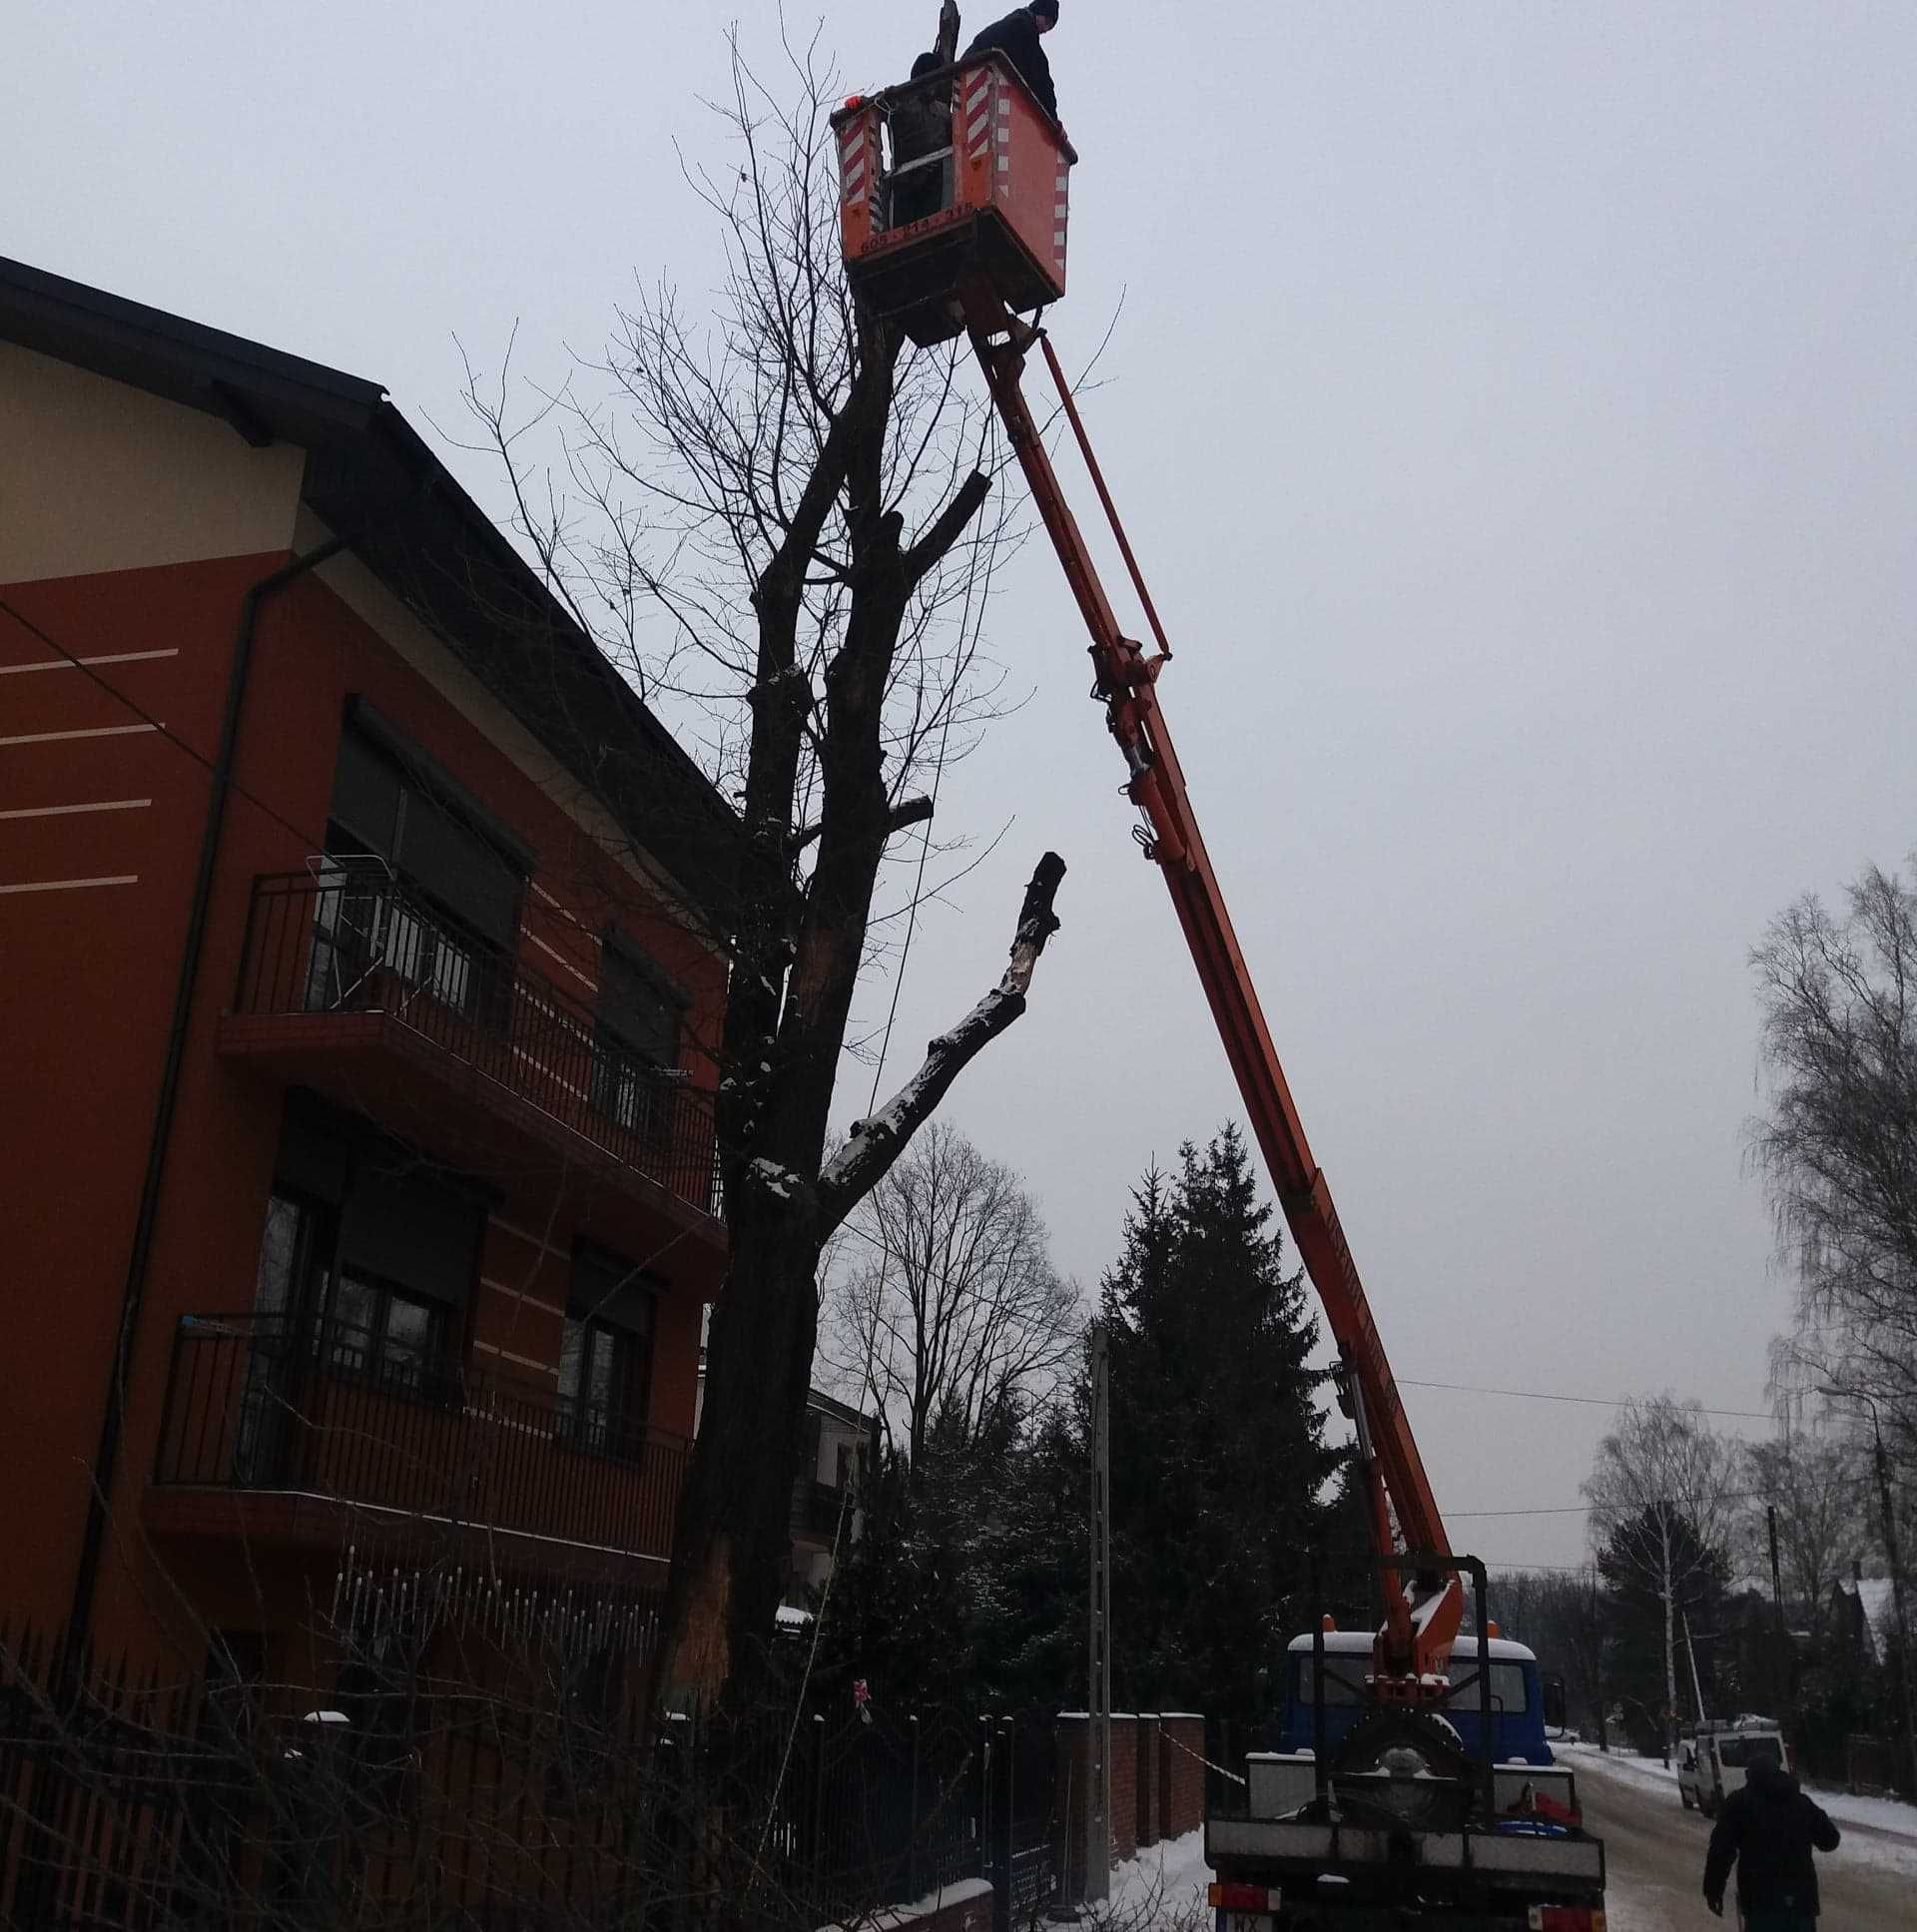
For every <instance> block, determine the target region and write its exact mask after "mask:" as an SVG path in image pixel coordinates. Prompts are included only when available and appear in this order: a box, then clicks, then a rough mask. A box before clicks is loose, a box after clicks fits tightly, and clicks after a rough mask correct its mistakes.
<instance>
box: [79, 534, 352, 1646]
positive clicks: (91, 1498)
mask: <svg viewBox="0 0 1917 1932" xmlns="http://www.w3.org/2000/svg"><path fill="white" fill-rule="evenodd" d="M345 548H346V540H345V538H344V537H333V538H331V539H330V540H329V541H327V542H325V543H322V544H320V546H319V548H318V549H315V550H309V551H308V552H307V554H306V555H305V556H303V557H295V558H294V559H293V560H292V561H291V562H290V563H284V564H282V565H281V566H280V568H279V569H278V570H274V571H271V572H269V573H268V574H267V575H266V576H264V577H262V578H261V579H260V580H259V581H258V582H257V583H255V584H253V585H252V586H250V587H249V589H248V591H247V594H246V596H245V597H244V598H243V599H242V600H241V604H240V627H239V630H238V632H237V633H236V635H235V638H234V645H233V666H232V669H231V670H230V671H229V672H228V674H227V707H226V714H225V716H224V717H223V718H222V719H221V722H220V746H219V750H218V752H217V753H216V755H215V757H214V761H213V783H212V786H211V788H210V791H209V793H208V798H207V824H206V830H205V831H204V832H203V833H202V834H201V838H200V864H199V869H198V871H197V872H196V874H195V876H194V882H193V903H192V907H191V910H190V911H189V912H188V915H187V938H186V945H185V947H184V948H183V949H182V951H181V956H180V978H179V983H178V984H177V985H176V986H175V988H174V995H173V1021H172V1024H171V1026H170V1027H169V1029H168V1033H167V1055H166V1061H165V1064H164V1065H163V1066H162V1068H161V1072H160V1095H159V1099H158V1101H157V1103H156V1105H155V1107H154V1113H153V1134H152V1137H151V1139H150V1140H149V1141H148V1143H147V1170H146V1176H145V1178H144V1179H143V1180H142V1182H141V1184H140V1211H139V1214H138V1216H137V1217H136V1219H135V1221H134V1227H133V1252H132V1254H131V1255H130V1257H129V1258H128V1261H127V1280H126V1286H125V1288H124V1289H123V1290H122V1292H121V1297H120V1330H119V1335H118V1337H117V1339H116V1341H115V1343H114V1350H113V1359H112V1361H111V1362H110V1363H109V1364H108V1370H107V1395H106V1406H105V1412H104V1413H103V1415H102V1416H101V1419H100V1443H99V1447H98V1449H97V1450H96V1451H95V1453H94V1459H93V1471H92V1475H93V1481H92V1482H91V1483H90V1484H89V1485H88V1489H87V1521H86V1528H85V1530H84V1532H83V1534H82V1536H81V1539H80V1562H79V1566H78V1568H77V1569H76V1571H75V1573H74V1579H73V1602H72V1605H71V1607H70V1609H69V1610H68V1612H67V1637H68V1645H67V1653H68V1655H69V1656H74V1655H76V1654H77V1653H78V1650H79V1647H80V1646H81V1645H83V1644H84V1643H85V1642H86V1639H87V1629H88V1625H89V1624H91V1622H92V1621H93V1606H94V1599H95V1597H96V1596H97V1595H98V1591H99V1583H100V1559H101V1553H102V1552H103V1550H104V1549H105V1547H106V1536H107V1518H108V1513H109V1507H110V1504H111V1500H112V1491H113V1479H114V1472H115V1467H116V1465H117V1464H118V1462H119V1459H120V1437H121V1434H122V1431H123V1430H124V1428H125V1424H126V1409H127V1375H128V1371H129V1369H130V1367H131V1364H132V1359H133V1344H134V1337H135V1335H136V1333H137V1331H138V1328H139V1323H140V1305H141V1302H142V1301H143V1300H144V1299H145V1296H146V1288H147V1270H148V1268H149V1266H150V1264H151V1262H152V1259H153V1233H154V1226H155V1223H156V1222H157V1221H158V1219H159V1214H160V1193H161V1188H162V1185H163V1184H164V1182H165V1180H166V1171H167V1149H168V1143H169V1142H170V1141H171V1139H172V1137H173V1116H174V1109H175V1107H176V1106H177V1105H178V1102H179V1098H180V1071H181V1068H182V1066H183V1065H184V1064H185V1061H186V1051H187V1026H188V1022H189V1021H190V1020H191V1019H192V1016H193V1000H194V993H195V989H196V988H197V986H198V984H199V980H200V956H201V953H202V951H203V950H204V947H205V942H206V934H207V914H208V911H209V908H210V907H211V905H212V901H213V881H214V873H215V870H216V868H217V866H218V863H219V858H220V842H221V836H222V834H223V833H224V831H225V829H226V817H227V795H228V793H229V792H230V791H232V789H233V766H234V754H235V752H236V750H237V748H238V745H239V741H240V713H241V709H242V707H243V705H244V704H245V701H246V695H247V671H248V667H249V666H250V664H251V663H252V660H253V644H254V632H255V630H256V628H257V626H258V623H259V617H260V607H261V606H262V605H263V604H264V603H266V602H267V600H268V599H269V598H271V597H274V596H277V595H278V594H279V593H280V592H281V591H282V590H284V589H285V588H286V587H287V585H288V584H290V583H292V582H293V581H294V580H295V579H296V578H299V577H304V576H305V575H306V574H307V572H308V571H310V570H315V569H318V568H319V566H320V564H322V563H325V562H327V561H328V560H329V559H330V558H332V557H335V556H337V555H338V554H339V552H340V551H341V550H343V549H345Z"/></svg>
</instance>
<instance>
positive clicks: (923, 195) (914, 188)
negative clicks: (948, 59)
mask: <svg viewBox="0 0 1917 1932" xmlns="http://www.w3.org/2000/svg"><path fill="white" fill-rule="evenodd" d="M945 64H946V63H945V62H944V61H943V60H941V59H940V57H939V55H938V54H937V53H924V54H921V55H920V56H919V58H918V59H917V60H916V61H914V62H913V64H912V78H913V79H914V80H915V81H919V80H923V79H924V78H925V77H926V76H927V75H928V74H936V73H937V72H938V71H939V69H940V68H942V67H943V66H944V65H945ZM887 118H888V119H889V120H890V122H891V124H892V221H891V224H890V225H891V226H892V227H893V228H905V227H906V226H908V224H910V223H913V222H923V221H924V220H925V219H926V217H927V216H928V215H937V214H938V213H939V211H940V210H941V209H943V208H945V207H946V206H947V205H948V204H949V203H950V202H951V200H952V188H951V183H952V90H951V88H950V87H949V86H948V87H946V88H931V89H927V88H917V89H915V90H913V91H912V92H911V93H908V94H907V95H905V96H904V98H903V99H901V100H899V101H897V102H896V103H895V104H894V106H893V108H892V111H891V113H890V115H889V116H888V117H887Z"/></svg>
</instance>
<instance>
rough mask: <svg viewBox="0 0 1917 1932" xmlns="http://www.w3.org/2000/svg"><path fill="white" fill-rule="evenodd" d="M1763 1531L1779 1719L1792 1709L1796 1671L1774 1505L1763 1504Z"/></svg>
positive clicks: (1775, 1506) (1793, 1705)
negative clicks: (1767, 1543) (1773, 1617)
mask: <svg viewBox="0 0 1917 1932" xmlns="http://www.w3.org/2000/svg"><path fill="white" fill-rule="evenodd" d="M1764 1529H1765V1531H1766V1533H1767V1534H1768V1536H1769V1538H1770V1601H1771V1604H1772V1606H1773V1608H1774V1609H1775V1610H1776V1612H1777V1692H1778V1695H1777V1714H1778V1715H1779V1716H1780V1717H1781V1716H1783V1715H1784V1713H1785V1711H1786V1710H1794V1708H1795V1706H1796V1702H1797V1686H1796V1684H1795V1683H1794V1682H1793V1681H1792V1679H1793V1678H1794V1677H1795V1676H1796V1674H1797V1672H1796V1669H1795V1667H1794V1665H1795V1659H1794V1658H1793V1657H1792V1655H1791V1649H1790V1627H1789V1625H1788V1624H1787V1623H1786V1622H1785V1620H1784V1571H1783V1566H1782V1565H1781V1564H1780V1563H1779V1562H1778V1561H1777V1505H1776V1504H1775V1503H1766V1504H1765V1505H1764Z"/></svg>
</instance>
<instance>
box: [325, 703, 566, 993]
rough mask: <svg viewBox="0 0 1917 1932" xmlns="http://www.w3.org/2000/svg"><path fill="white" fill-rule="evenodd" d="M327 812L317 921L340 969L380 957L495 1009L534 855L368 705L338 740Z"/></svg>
mask: <svg viewBox="0 0 1917 1932" xmlns="http://www.w3.org/2000/svg"><path fill="white" fill-rule="evenodd" d="M327 820H328V823H327V827H326V857H327V862H328V870H327V872H326V874H325V875H324V878H323V881H322V883H323V884H325V885H326V886H327V888H328V890H326V891H324V892H322V893H321V895H320V910H319V914H318V918H317V924H318V925H319V927H320V934H321V938H322V940H323V942H324V943H325V945H324V951H325V955H326V958H325V965H326V966H328V967H329V968H330V971H331V977H332V978H333V979H336V980H339V981H340V984H341V987H344V986H345V985H346V984H348V983H350V982H353V981H354V978H355V974H354V968H355V967H356V968H357V973H356V978H357V980H358V981H360V982H363V980H364V979H365V977H366V974H367V971H368V969H369V968H371V967H377V968H379V969H381V970H384V971H386V972H389V973H391V974H393V975H394V976H396V977H397V978H399V979H402V980H404V981H406V982H407V983H409V984H411V985H413V986H415V987H417V988H420V989H422V990H424V991H426V992H428V993H430V994H431V996H432V997H433V998H435V999H437V1000H439V1001H441V1002H442V1003H443V1004H445V1005H448V1006H451V1007H454V1008H455V1009H457V1010H458V1011H461V1012H479V1011H485V1010H489V1005H490V1002H491V1001H493V1000H495V999H496V998H497V997H498V995H499V993H500V990H501V989H502V985H503V979H504V973H503V966H504V963H505V962H507V961H509V960H510V959H511V957H512V955H513V952H514V949H515V942H516V939H517V934H518V926H519V903H520V897H521V894H522V892H523V890H524V886H525V877H526V873H527V871H528V869H529V861H530V855H526V854H523V853H522V852H519V851H516V850H513V849H512V847H511V842H510V841H509V838H508V835H506V834H505V833H504V832H503V831H501V830H500V829H499V828H497V827H493V826H491V825H490V824H489V823H488V822H487V821H486V820H485V818H484V816H483V814H482V812H481V809H480V808H479V807H478V806H477V804H476V803H475V802H474V801H472V800H470V799H468V798H467V797H466V796H465V794H464V792H463V791H462V790H461V788H459V787H458V786H457V785H456V784H455V783H454V781H453V780H452V779H451V778H449V777H448V776H446V775H445V774H444V773H441V772H440V771H438V769H437V768H436V767H435V766H434V765H433V764H432V762H431V761H430V760H429V759H427V758H426V756H425V755H424V753H422V752H418V751H416V750H410V749H409V748H407V747H406V746H405V743H404V741H403V740H402V739H400V738H399V737H398V735H397V734H396V733H394V732H393V731H391V729H390V728H389V727H384V726H377V727H376V728H375V722H374V721H373V720H372V718H371V715H370V714H369V713H366V712H364V711H363V710H361V711H359V712H357V713H355V716H354V718H353V719H349V720H348V722H347V725H346V728H345V730H344V732H343V734H342V735H341V737H340V740H339V759H338V764H337V765H336V767H335V768H334V772H333V781H332V801H331V805H330V807H329V808H328V812H327ZM335 881H336V882H337V889H336V890H334V889H333V886H334V882H335ZM361 956H363V958H361ZM332 1003H343V1002H342V1001H341V1000H335V1001H334V1002H332Z"/></svg>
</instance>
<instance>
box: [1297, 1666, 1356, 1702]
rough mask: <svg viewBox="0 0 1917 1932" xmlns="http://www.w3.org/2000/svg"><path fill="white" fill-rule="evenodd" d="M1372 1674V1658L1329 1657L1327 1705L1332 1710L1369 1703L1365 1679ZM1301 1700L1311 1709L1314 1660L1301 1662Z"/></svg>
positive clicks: (1299, 1676) (1299, 1680) (1326, 1680)
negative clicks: (1312, 1662)
mask: <svg viewBox="0 0 1917 1932" xmlns="http://www.w3.org/2000/svg"><path fill="white" fill-rule="evenodd" d="M1370 1672H1371V1659H1370V1658H1369V1657H1358V1656H1352V1657H1339V1656H1327V1657H1326V1658H1325V1703H1326V1706H1327V1707H1328V1708H1330V1709H1333V1710H1337V1709H1341V1708H1343V1707H1344V1706H1346V1705H1348V1704H1361V1703H1363V1702H1364V1701H1365V1678H1366V1677H1367V1676H1368V1675H1369V1674H1370ZM1298 1701H1299V1702H1300V1703H1301V1704H1303V1705H1304V1706H1305V1707H1306V1708H1307V1709H1309V1708H1310V1707H1311V1703H1312V1690H1311V1658H1310V1657H1309V1656H1302V1657H1300V1658H1299V1659H1298Z"/></svg>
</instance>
